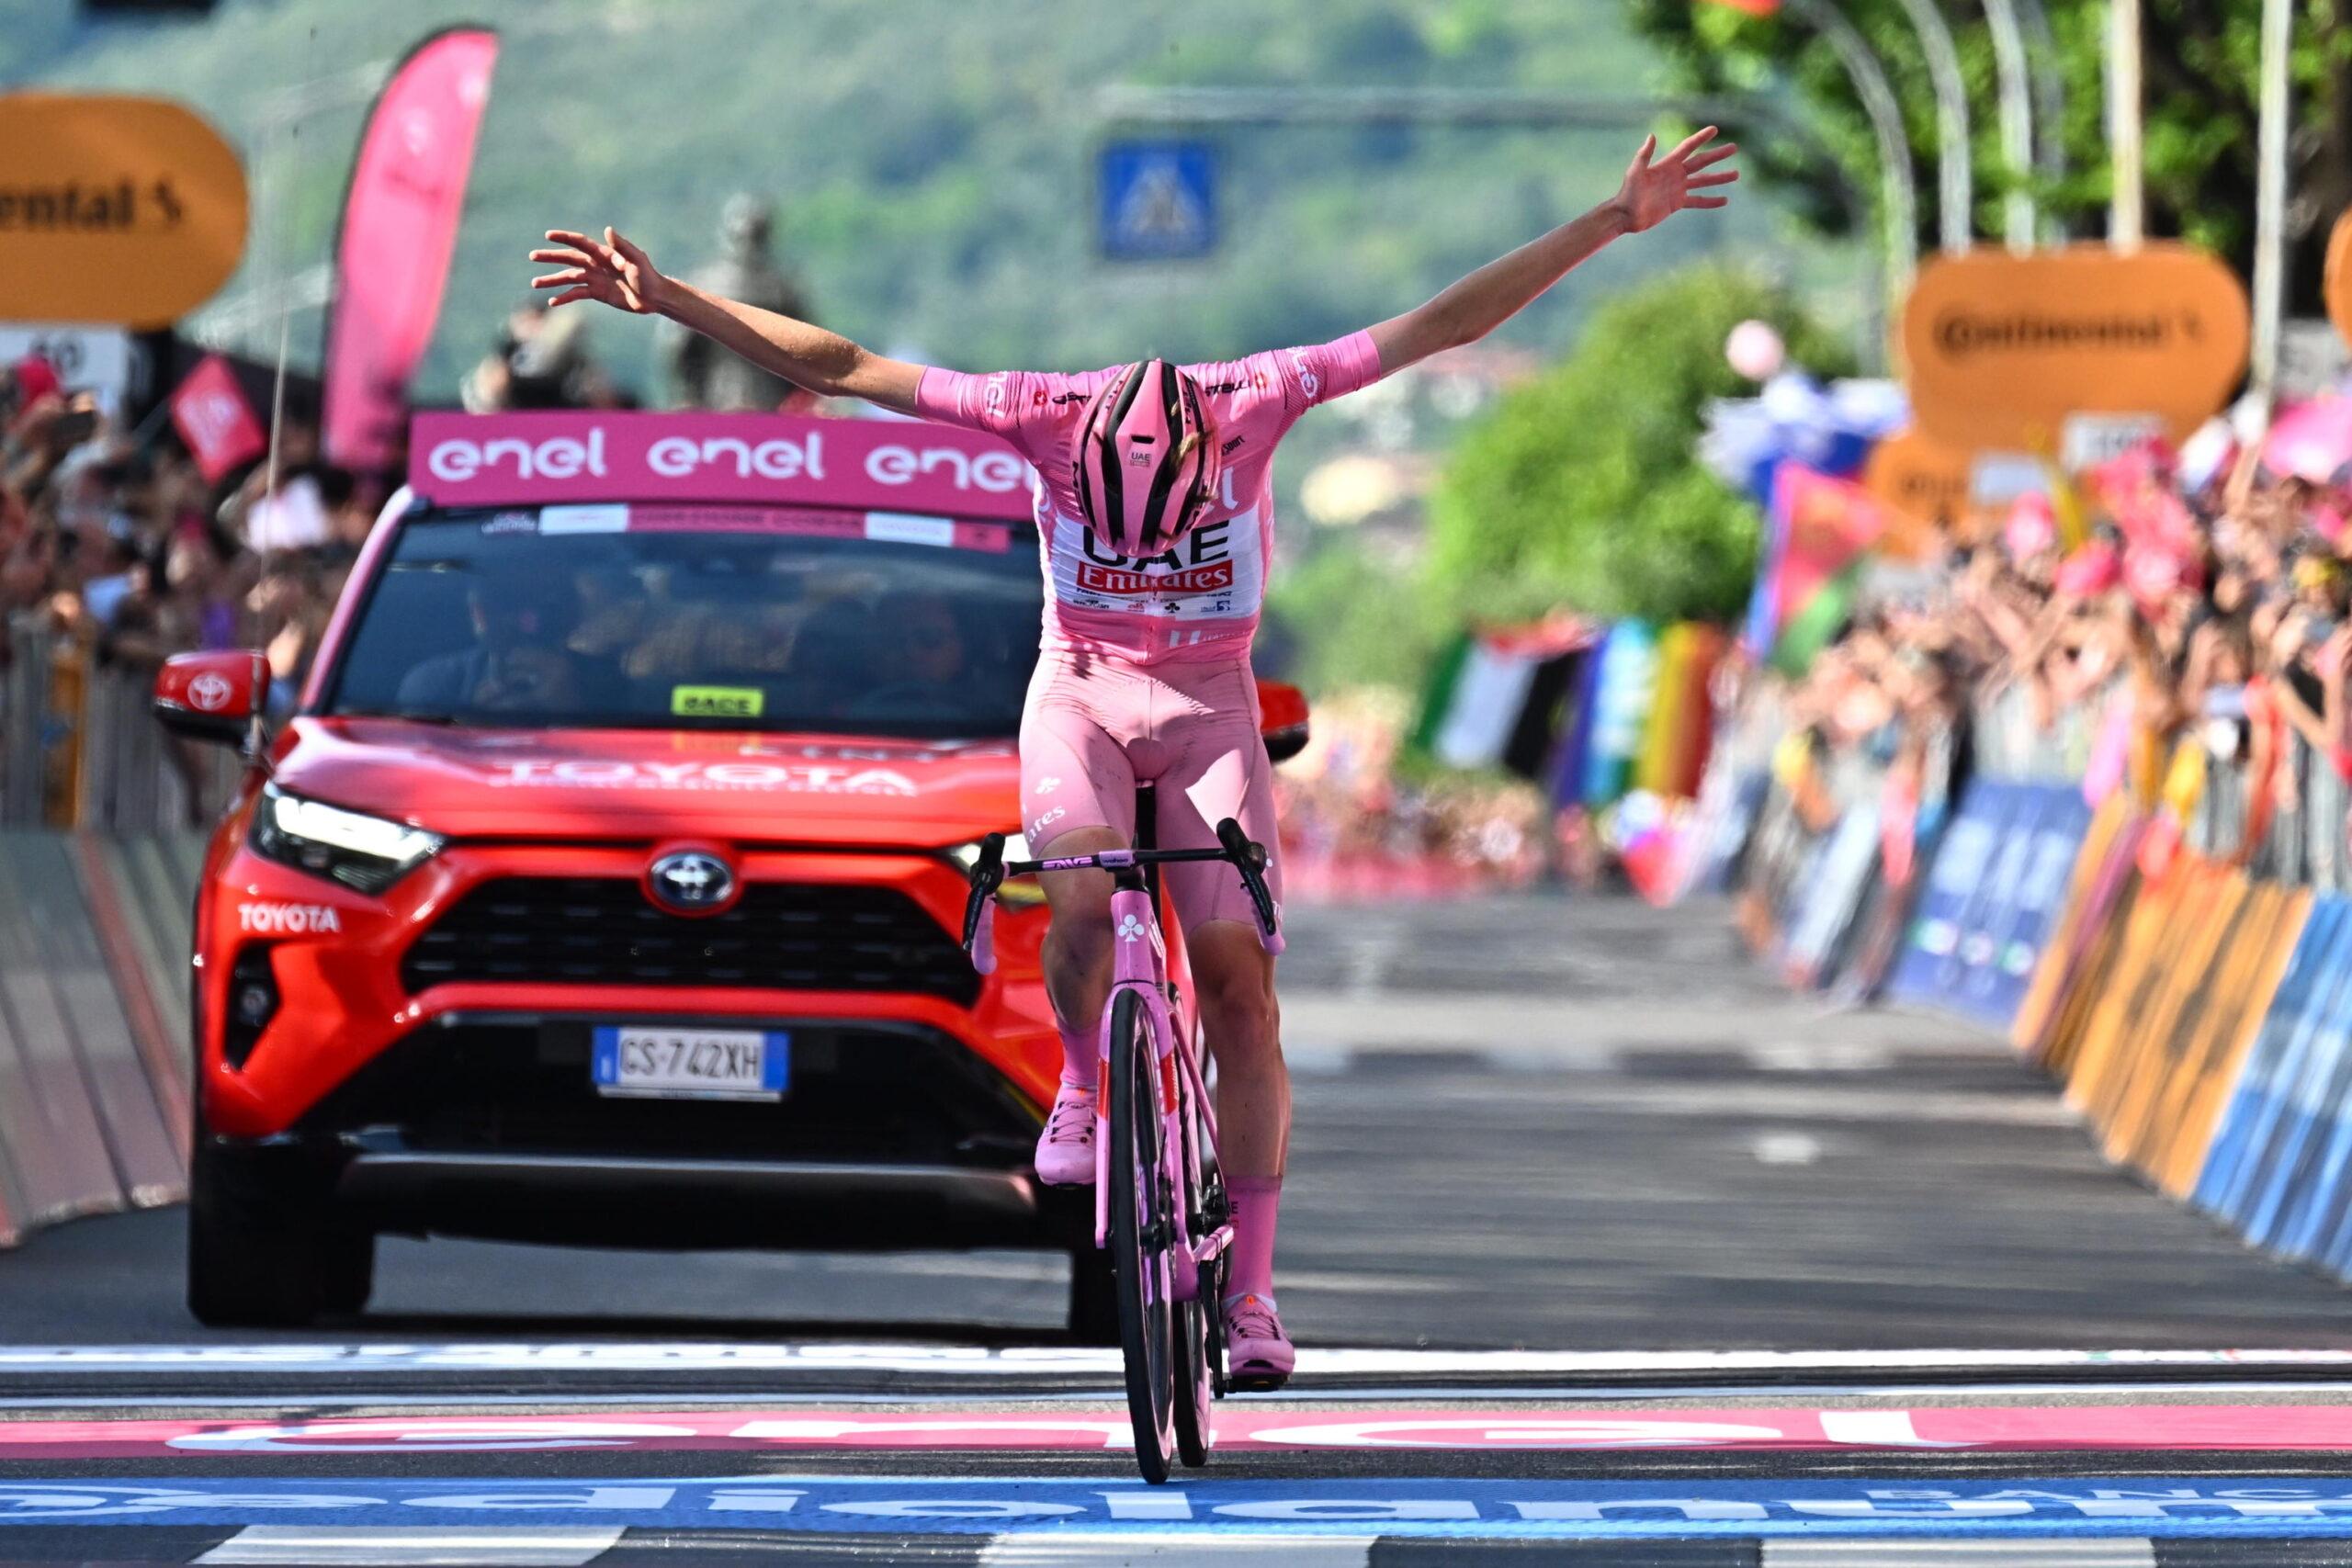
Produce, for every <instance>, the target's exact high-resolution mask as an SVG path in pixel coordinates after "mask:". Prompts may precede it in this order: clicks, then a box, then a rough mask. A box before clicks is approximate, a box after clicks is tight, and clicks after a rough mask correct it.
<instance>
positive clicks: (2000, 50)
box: [1985, 0, 2035, 255]
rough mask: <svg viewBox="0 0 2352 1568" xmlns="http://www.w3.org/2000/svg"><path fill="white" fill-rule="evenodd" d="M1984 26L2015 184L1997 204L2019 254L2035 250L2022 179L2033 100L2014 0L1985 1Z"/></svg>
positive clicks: (2028, 159)
mask: <svg viewBox="0 0 2352 1568" xmlns="http://www.w3.org/2000/svg"><path fill="white" fill-rule="evenodd" d="M1985 27H1986V28H1987V29H1988V30H1989V31H1990V32H1991V33H1992V35H1993V81H1994V85H1995V86H1996V88H1997V89H1998V91H1999V95H2000V112H2001V156H2002V158H2003V159H2005V160H2006V161H2007V164H2008V165H2009V174H2010V176H2011V177H2012V178H2013V179H2015V180H2016V181H2017V182H2018V184H2017V185H2016V186H2014V187H2013V188H2011V190H2010V191H2009V195H2008V199H2007V200H2006V201H2004V202H2003V203H2002V204H2001V234H2002V237H2003V238H2004V239H2006V240H2007V241H2008V243H2009V249H2010V250H2012V251H2014V252H2016V253H2018V254H2020V255H2022V254H2025V253H2026V252H2028V251H2030V250H2031V249H2033V242H2034V224H2035V218H2034V204H2033V193H2032V192H2031V191H2030V190H2029V189H2027V188H2026V186H2025V183H2024V182H2025V181H2026V179H2027V178H2028V177H2029V176H2030V175H2031V174H2032V172H2033V104H2032V100H2031V98H2030V96H2029V92H2030V89H2029V87H2028V85H2027V82H2028V77H2027V74H2026V51H2025V35H2024V33H2023V31H2022V30H2021V29H2019V28H2018V11H2017V6H2016V5H2015V4H2014V0H1985Z"/></svg>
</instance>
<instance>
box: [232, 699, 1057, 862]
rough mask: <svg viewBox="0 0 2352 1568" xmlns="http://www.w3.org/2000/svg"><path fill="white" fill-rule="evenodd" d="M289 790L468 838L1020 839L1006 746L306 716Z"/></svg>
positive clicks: (286, 760)
mask: <svg viewBox="0 0 2352 1568" xmlns="http://www.w3.org/2000/svg"><path fill="white" fill-rule="evenodd" d="M276 776H277V783H278V784H279V786H280V787H282V788H284V789H287V790H290V791H292V792H293V793H295V794H297V795H309V796H311V797H313V798H316V799H319V800H323V801H327V802H329V803H331V804H334V805H336V806H344V807H350V808H351V809H353V810H356V811H367V812H372V813H374V814H376V815H378V816H382V817H390V818H398V819H400V820H401V821H405V822H411V823H413V824H415V825H417V826H419V827H423V828H428V829H432V830H433V831H435V832H437V833H445V834H448V835H451V836H453V837H458V838H489V837H495V838H501V839H578V838H616V837H625V838H630V839H645V838H662V837H682V838H683V837H692V836H695V835H697V834H708V835H710V836H713V837H717V838H725V839H738V840H741V839H762V840H772V841H783V842H791V843H806V844H833V843H839V844H856V845H876V844H891V845H900V844H922V845H933V844H948V843H956V842H960V841H963V840H968V839H974V838H978V836H979V835H981V834H982V833H986V832H989V831H992V830H999V829H1011V828H1012V826H1013V824H1014V821H1015V819H1016V817H1017V813H1018V809H1019V805H1020V789H1021V778H1020V762H1019V760H1018V756H1017V753H1016V750H1015V748H1014V745H1013V743H1012V741H1011V740H1009V739H995V740H945V741H915V740H896V739H875V738H870V737H854V736H826V735H744V734H716V733H711V732H708V731H699V730H697V731H676V730H641V729H565V730H548V729H487V728H479V729H478V728H454V727H450V726H444V725H431V724H416V723H412V722H410V721H408V720H405V719H388V718H316V717H307V718H298V719H296V720H294V722H293V723H292V724H291V725H290V726H289V727H288V731H287V733H286V735H285V737H284V738H283V739H281V741H280V744H279V747H278V750H277V774H276Z"/></svg>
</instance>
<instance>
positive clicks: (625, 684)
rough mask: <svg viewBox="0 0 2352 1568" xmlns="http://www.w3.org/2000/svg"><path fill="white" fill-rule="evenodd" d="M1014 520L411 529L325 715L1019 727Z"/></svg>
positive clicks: (513, 522) (527, 521)
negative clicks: (1010, 521)
mask: <svg viewBox="0 0 2352 1568" xmlns="http://www.w3.org/2000/svg"><path fill="white" fill-rule="evenodd" d="M1035 542H1036V535H1035V530H1034V529H1032V528H1030V527H1028V526H1027V525H1011V524H1004V523H961V522H951V521H948V520H946V519H943V518H931V517H910V516H897V515H892V514H888V513H842V512H793V511H784V510H775V509H763V508H750V507H726V508H712V507H698V508H680V507H668V508H662V507H625V506H548V507H543V508H537V509H525V510H517V511H500V512H473V513H447V514H440V515H433V514H427V515H424V516H421V517H414V518H412V519H411V520H410V521H409V522H408V523H407V524H405V525H403V526H402V528H401V532H400V535H399V536H398V539H397V541H396V542H395V544H394V547H393V550H392V554H391V557H390V559H389V560H388V561H387V562H386V563H385V565H384V567H383V569H382V570H380V571H379V573H378V574H377V575H376V578H375V580H374V581H373V583H372V585H371V586H370V587H369V588H368V591H367V599H366V601H365V603H364V604H362V606H361V607H360V610H359V614H358V619H357V623H356V626H354V627H353V629H352V633H351V636H350V638H349V640H348V641H347V642H346V644H345V651H344V654H343V656H342V658H341V660H339V662H338V665H337V667H336V669H335V670H334V674H333V678H332V680H331V682H330V684H329V686H328V688H327V691H326V695H325V700H324V702H323V705H322V710H323V711H324V712H327V713H331V714H341V715H347V716H361V715H372V716H398V717H404V718H414V719H423V720H429V721H434V722H440V723H454V724H469V725H484V726H493V725H494V726H500V727H513V726H518V725H520V726H537V727H553V726H566V727H571V726H579V727H591V726H594V727H616V726H618V727H628V728H665V729H666V728H724V729H754V730H822V731H831V732H835V733H851V734H876V735H904V736H910V737H915V738H921V739H946V738H952V737H967V736H969V737H980V736H1008V735H1012V734H1015V733H1017V732H1018V730H1019V728H1020V720H1021V704H1022V696H1023V692H1024V690H1025V689H1026V687H1027V684H1028V681H1029V674H1030V671H1031V669H1032V668H1033V667H1034V666H1035V662H1036V658H1037V623H1038V613H1039V605H1040V600H1041V598H1042V595H1043V588H1042V585H1041V583H1040V581H1039V578H1038V573H1037V566H1036V558H1035Z"/></svg>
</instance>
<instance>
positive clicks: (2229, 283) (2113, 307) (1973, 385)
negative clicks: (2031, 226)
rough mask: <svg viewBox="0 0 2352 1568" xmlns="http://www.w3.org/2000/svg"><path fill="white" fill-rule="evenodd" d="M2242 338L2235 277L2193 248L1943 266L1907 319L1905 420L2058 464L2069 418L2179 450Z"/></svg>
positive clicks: (2220, 391)
mask: <svg viewBox="0 0 2352 1568" xmlns="http://www.w3.org/2000/svg"><path fill="white" fill-rule="evenodd" d="M2250 330H2251V325H2250V319H2249V316H2248V313H2247V309H2246V297H2245V288H2244V287H2243V286H2242V285H2241V284H2240V283H2239V282H2238V279H2237V276H2236V275H2235V274H2234V273H2233V272H2231V271H2230V269H2229V268H2228V267H2227V266H2226V265H2223V264H2222V262H2220V261H2219V260H2217V259H2215V258H2214V257H2212V256H2211V255H2209V254H2206V253H2205V252H2203V251H2200V250H2197V249H2195V248H2193V247H2191V246H2188V245H2184V244H2177V243H2151V244H2148V245H2146V246H2144V247H2143V248H2142V249H2140V250H2137V251H2133V252H2131V253H2128V254H2124V253H2119V252H2114V251H2110V250H2108V249H2107V248H2106V247H2105V246H2102V245H2075V246H2070V247H2068V248H2066V249H2064V250H2054V251H2040V252H2036V253H2034V254H2030V255H2014V254H2010V253H2008V252H2006V251H1974V252H1970V253H1967V254H1961V255H1948V256H1939V257H1937V258H1935V259H1934V260H1933V261H1931V262H1929V263H1928V264H1927V265H1925V266H1924V267H1922V268H1921V269H1920V272H1919V280H1918V282H1917V284H1916V285H1914V286H1913V288H1912V290H1911V298H1910V299H1909V301H1908V302H1907V303H1906V304H1905V307H1904V311H1903V359H1904V363H1905V367H1906V374H1905V382H1906V384H1907V386H1908V388H1909V389H1910V393H1911V408H1912V417H1913V418H1914V420H1916V421H1917V424H1918V426H1919V428H1920V429H1921V430H1922V431H1924V432H1926V433H1927V434H1928V435H1931V436H1933V437H1934V438H1936V439H1937V440H1939V441H1941V442H1943V443H1945V444H1947V445H1949V446H1957V447H1960V448H1961V449H1962V450H1964V451H1968V452H1972V453H1973V452H1979V451H2013V452H2042V453H2055V452H2056V451H2057V449H2058V444H2059V440H2060V438H2061V435H2062V434H2063V433H2064V428H2065V424H2066V420H2067V417H2068V416H2069V415H2072V414H2098V413H2112V414H2134V413H2139V414H2153V415H2155V416H2156V417H2158V418H2159V419H2161V420H2162V421H2163V422H2164V425H2165V431H2166V433H2167V434H2169V435H2170V436H2171V437H2172V438H2173V439H2174V440H2176V441H2178V440H2180V439H2182V438H2184V437H2185V436H2187V435H2188V433H2189V432H2190V431H2192V430H2194V429H2196V428H2197V426H2198V425H2199V424H2201V423H2204V422H2205V421H2206V420H2208V419H2210V418H2211V417H2212V416H2213V415H2214V414H2215V413H2217V412H2220V411H2221V409H2222V404H2223V403H2224V402H2225V401H2226V400H2228V398H2229V396H2230V394H2231V393H2233V391H2235V390H2236V389H2237V385H2238V382H2239V380H2240V378H2243V377H2244V376H2245V366H2246V347H2247V341H2248V334H2249V332H2250Z"/></svg>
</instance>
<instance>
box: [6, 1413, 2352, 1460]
mask: <svg viewBox="0 0 2352 1568" xmlns="http://www.w3.org/2000/svg"><path fill="white" fill-rule="evenodd" d="M1215 1421H1216V1438H1215V1441H1216V1447H1217V1449H1218V1450H1220V1451H1232V1450H1293V1451H1296V1450H1341V1449H1344V1450H1376V1449H1422V1450H1504V1451H1525V1450H1583V1451H1624V1450H1660V1449H1666V1450H1694V1449H1703V1450H1713V1451H1720V1452H1739V1451H1756V1450H1841V1449H1842V1450H1854V1449H1861V1450H1970V1451H1976V1452H2012V1453H2014V1452H2049V1451H2052V1450H2113V1451H2131V1452H2137V1451H2147V1450H2191V1451H2229V1452H2245V1451H2263V1450H2267V1451H2290V1452H2292V1451H2307V1452H2318V1451H2335V1450H2347V1449H2352V1407H2347V1406H2345V1405H2341V1404H2301V1405H2228V1404H2207V1405H2193V1404H2182V1405H2052V1406H2041V1407H2000V1406H1996V1407H1990V1408H1987V1407H1981V1406H1979V1407H1950V1406H1947V1407H1921V1408H1917V1409H1902V1410H1883V1409H1882V1410H1815V1409H1804V1408H1797V1407H1779V1406H1768V1407H1757V1408H1735V1409H1677V1410H1673V1411H1671V1412H1666V1413H1657V1412H1649V1411H1589V1412H1581V1413H1578V1412H1557V1411H1542V1410H1533V1411H1531V1410H1483V1411H1481V1410H1428V1409H1396V1410H1348V1411H1291V1412H1287V1413H1285V1412H1283V1411H1281V1410H1280V1409H1278V1408H1267V1407H1260V1408H1255V1409H1253V1408H1251V1407H1249V1406H1246V1405H1243V1406H1235V1405H1230V1404H1227V1405H1221V1406H1219V1407H1218V1408H1217V1409H1216V1413H1215ZM1133 1445H1134V1435H1133V1431H1132V1428H1131V1427H1130V1426H1129V1424H1128V1421H1127V1417H1126V1416H1125V1413H1124V1412H1123V1411H1114V1410H1096V1411H1079V1410H1072V1411H1068V1412H1052V1413H1040V1412H1032V1411H1013V1412H1004V1413H996V1412H981V1411H963V1412H951V1411H857V1410H831V1411H826V1410H809V1409H796V1410H775V1411H741V1410H739V1411H729V1412H712V1411H632V1412H627V1413H622V1412H615V1413H613V1414H611V1415H571V1414H554V1415H533V1416H331V1417H326V1418H322V1419H319V1420H311V1421H299V1422H280V1423H263V1422H243V1421H233V1420H232V1421H218V1420H216V1421H200V1420H186V1419H182V1420H130V1421H45V1420H30V1421H11V1422H0V1459H6V1460H52V1461H54V1460H69V1459H129V1458H164V1457H175V1456H178V1457H186V1456H189V1455H195V1454H272V1455H288V1454H310V1455H316V1454H322V1453H334V1454H422V1453H515V1452H544V1451H559V1450H570V1451H582V1450H596V1451H603V1452H614V1451H626V1452H650V1451H673V1450H674V1451H696V1452H722V1451H776V1450H786V1451H790V1450H930V1451H949V1452H969V1451H972V1450H1016V1451H1024V1452H1040V1451H1083V1450H1092V1451H1095V1452H1102V1451H1104V1450H1125V1449H1129V1448H1132V1447H1133Z"/></svg>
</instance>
